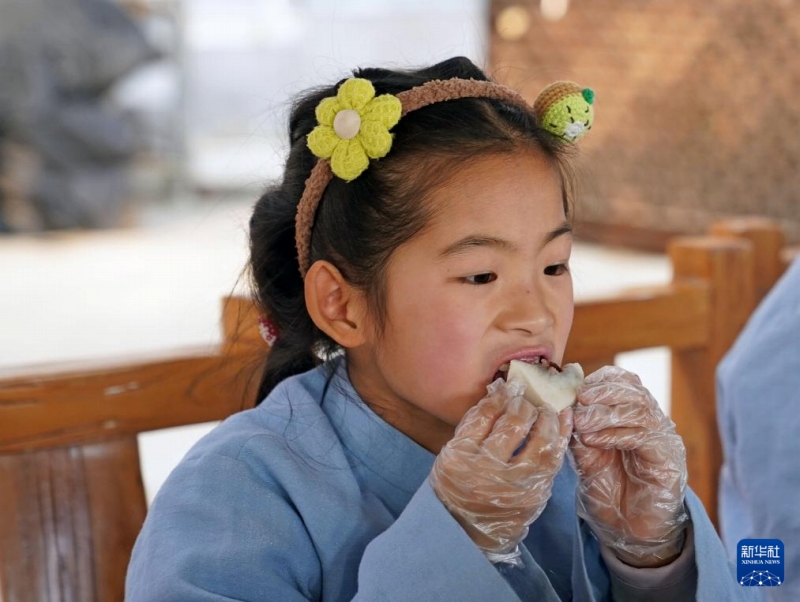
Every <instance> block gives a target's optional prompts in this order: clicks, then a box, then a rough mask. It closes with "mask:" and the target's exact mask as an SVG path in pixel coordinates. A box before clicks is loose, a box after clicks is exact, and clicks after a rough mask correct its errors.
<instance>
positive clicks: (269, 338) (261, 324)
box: [258, 316, 279, 347]
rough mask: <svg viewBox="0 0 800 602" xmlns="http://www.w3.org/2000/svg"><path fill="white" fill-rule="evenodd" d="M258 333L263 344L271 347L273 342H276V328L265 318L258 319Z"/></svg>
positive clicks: (273, 323)
mask: <svg viewBox="0 0 800 602" xmlns="http://www.w3.org/2000/svg"><path fill="white" fill-rule="evenodd" d="M258 331H259V332H260V333H261V338H262V339H264V342H265V343H266V344H267V345H269V346H270V347H272V346H273V345H275V341H277V340H278V334H279V333H278V326H277V325H276V324H275V322H273V321H272V320H270V319H269V318H268V317H266V316H259V317H258Z"/></svg>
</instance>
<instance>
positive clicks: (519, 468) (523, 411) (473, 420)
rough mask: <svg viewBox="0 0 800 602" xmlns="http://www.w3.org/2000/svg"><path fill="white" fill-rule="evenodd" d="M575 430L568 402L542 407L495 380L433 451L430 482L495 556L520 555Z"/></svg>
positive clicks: (504, 558)
mask: <svg viewBox="0 0 800 602" xmlns="http://www.w3.org/2000/svg"><path fill="white" fill-rule="evenodd" d="M571 432H572V411H571V409H570V410H565V411H563V412H561V413H560V414H559V415H556V414H555V413H554V412H552V411H549V410H542V409H537V408H535V407H534V406H532V405H531V404H530V403H528V402H527V401H525V400H524V399H523V398H522V397H521V396H520V395H519V390H518V389H517V388H516V387H515V386H513V385H511V386H509V385H507V384H506V383H505V382H502V381H495V382H494V383H493V384H492V385H490V386H489V395H487V397H485V398H484V399H483V400H481V401H480V403H478V405H476V406H475V407H473V408H471V409H470V410H469V411H468V412H467V413H466V414H465V415H464V417H463V418H462V420H461V423H460V424H459V425H458V427H457V428H456V432H455V436H454V437H453V439H452V440H451V441H450V442H449V443H448V444H447V445H446V446H445V447H444V448H443V449H442V451H441V453H440V454H439V455H438V457H437V458H436V462H435V463H434V466H433V470H432V471H431V475H430V481H431V484H432V486H433V490H434V491H435V492H436V495H437V496H438V497H439V499H440V500H441V501H442V502H443V503H444V505H445V507H447V509H448V510H449V511H450V513H451V514H452V515H453V516H454V517H455V519H456V520H457V521H458V522H459V523H460V524H461V526H462V527H463V528H464V530H465V531H466V532H467V534H468V535H469V536H470V538H472V540H473V541H474V542H475V544H476V545H477V546H478V547H479V548H481V549H482V550H483V551H484V552H485V553H486V555H487V557H488V558H489V560H490V561H492V562H512V563H513V562H514V559H515V558H516V557H517V556H519V550H518V548H517V544H518V543H519V542H520V541H522V539H524V538H525V536H526V535H527V533H528V525H530V524H531V523H532V522H533V521H534V520H536V518H538V516H539V515H540V514H541V513H542V511H543V510H544V507H545V505H546V504H547V500H548V499H550V492H551V490H552V486H553V478H554V477H555V475H556V474H557V473H558V471H559V470H560V468H561V466H562V464H563V462H564V456H565V454H566V450H567V445H568V443H569V435H570V433H571ZM523 443H524V444H525V446H524V447H523V448H522V449H521V450H519V448H520V446H521V445H522V444H523ZM515 452H516V453H515Z"/></svg>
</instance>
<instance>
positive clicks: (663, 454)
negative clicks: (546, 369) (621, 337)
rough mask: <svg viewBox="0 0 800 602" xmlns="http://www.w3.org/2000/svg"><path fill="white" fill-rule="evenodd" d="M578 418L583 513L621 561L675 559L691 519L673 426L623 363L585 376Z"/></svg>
mask: <svg viewBox="0 0 800 602" xmlns="http://www.w3.org/2000/svg"><path fill="white" fill-rule="evenodd" d="M574 423H575V433H574V437H573V439H572V442H571V444H570V447H571V449H572V452H573V456H574V459H575V465H576V468H577V471H578V475H579V477H580V483H579V485H578V515H579V516H580V517H581V518H583V519H584V520H585V521H586V522H587V523H588V524H589V526H590V527H591V528H592V531H593V532H594V534H595V535H596V536H597V538H598V539H599V540H600V541H601V542H602V543H604V544H605V545H606V546H608V547H610V548H611V549H613V550H614V552H615V554H616V555H617V557H618V558H619V559H620V560H622V561H623V562H625V563H627V564H630V565H632V566H637V567H655V566H662V565H664V564H668V563H669V562H671V561H672V560H673V559H674V558H675V557H677V556H678V555H679V554H680V552H681V549H682V547H683V537H684V531H685V528H686V523H687V521H688V519H689V517H688V515H687V513H686V510H685V508H684V505H683V501H684V495H685V492H686V449H685V448H684V445H683V440H682V439H681V438H680V436H679V435H678V434H677V433H676V432H675V424H674V423H673V422H672V421H671V420H670V419H669V418H668V417H667V416H665V415H664V413H663V412H662V411H661V408H659V406H658V403H656V400H655V399H653V396H652V395H651V394H650V392H649V391H648V390H647V389H646V388H644V387H643V386H642V382H641V381H640V380H639V377H638V376H636V375H635V374H632V373H630V372H627V371H626V370H623V369H622V368H619V367H617V366H606V367H604V368H601V369H600V370H598V371H597V372H595V373H594V374H590V375H589V376H588V377H587V378H586V381H585V383H584V385H583V386H581V388H580V389H578V403H577V404H576V406H575V409H574Z"/></svg>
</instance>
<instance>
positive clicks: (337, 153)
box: [308, 77, 402, 182]
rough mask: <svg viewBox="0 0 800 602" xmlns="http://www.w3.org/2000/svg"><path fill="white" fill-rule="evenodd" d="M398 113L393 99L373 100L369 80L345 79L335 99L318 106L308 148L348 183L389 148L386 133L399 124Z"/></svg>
mask: <svg viewBox="0 0 800 602" xmlns="http://www.w3.org/2000/svg"><path fill="white" fill-rule="evenodd" d="M401 112H402V106H401V103H400V100H399V99H398V98H397V97H396V96H392V95H391V94H381V95H380V96H377V97H376V96H375V88H374V87H373V86H372V82H370V81H369V80H366V79H361V78H355V77H354V78H351V79H348V80H347V81H346V82H344V83H343V84H342V85H341V86H339V91H338V92H337V94H336V96H332V97H330V98H326V99H325V100H323V101H322V102H320V103H319V105H317V111H316V114H317V122H318V123H319V125H318V126H317V127H315V128H314V129H313V130H311V133H310V134H309V135H308V148H309V149H311V152H312V153H314V154H315V155H316V156H317V157H319V158H320V159H330V161H331V171H333V173H334V174H336V175H337V176H339V177H340V178H341V179H343V180H345V181H347V182H350V181H351V180H354V179H356V178H357V177H358V176H360V175H361V172H363V171H364V170H365V169H366V168H367V167H368V166H369V160H370V159H380V158H381V157H384V156H386V153H388V152H389V149H390V148H392V135H391V134H390V133H389V130H390V129H391V128H393V127H394V126H395V125H396V124H397V122H398V121H400V113H401Z"/></svg>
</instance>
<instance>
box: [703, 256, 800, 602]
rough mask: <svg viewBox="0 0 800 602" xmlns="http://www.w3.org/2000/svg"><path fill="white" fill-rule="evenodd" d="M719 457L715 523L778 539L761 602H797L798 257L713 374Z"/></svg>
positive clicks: (735, 533) (744, 535) (726, 530)
mask: <svg viewBox="0 0 800 602" xmlns="http://www.w3.org/2000/svg"><path fill="white" fill-rule="evenodd" d="M717 416H718V422H719V430H720V437H721V439H722V447H723V454H724V463H723V468H722V473H721V475H720V522H721V527H722V536H723V541H724V543H725V548H726V551H727V552H728V553H729V554H730V555H731V557H732V558H734V559H735V557H736V556H735V555H736V544H737V542H738V541H739V540H741V539H751V538H752V539H780V540H781V541H783V543H784V546H785V558H784V574H785V583H784V584H782V585H781V586H779V587H768V588H763V589H762V588H759V589H760V591H761V592H762V594H763V595H764V599H766V600H771V601H784V600H785V601H787V602H788V601H790V600H791V601H796V600H800V260H797V261H795V262H794V263H793V264H792V265H791V266H790V268H789V270H787V272H786V273H785V274H784V276H783V277H782V278H781V280H779V281H778V283H777V284H776V285H775V287H774V288H773V289H772V290H771V291H770V293H769V294H768V295H767V297H766V298H765V299H764V301H763V302H762V303H761V304H760V305H759V307H758V308H757V310H756V311H755V312H754V313H753V315H752V317H751V318H750V320H749V322H748V323H747V325H746V327H745V329H744V330H743V331H742V333H741V334H740V335H739V338H738V339H737V340H736V343H735V344H734V346H733V347H732V348H731V350H730V351H729V352H728V354H727V355H726V356H725V358H724V360H723V361H722V362H721V364H720V366H719V368H718V370H717Z"/></svg>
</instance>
